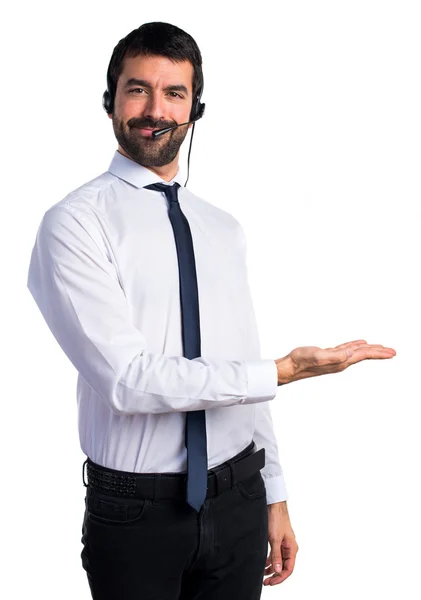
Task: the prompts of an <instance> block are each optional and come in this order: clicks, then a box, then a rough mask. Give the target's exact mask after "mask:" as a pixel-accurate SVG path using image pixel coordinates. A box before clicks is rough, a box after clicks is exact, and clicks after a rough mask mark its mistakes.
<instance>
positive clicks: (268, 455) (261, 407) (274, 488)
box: [253, 402, 288, 504]
mask: <svg viewBox="0 0 421 600" xmlns="http://www.w3.org/2000/svg"><path fill="white" fill-rule="evenodd" d="M255 411H256V421H255V429H254V436H253V439H254V441H255V443H256V448H257V450H260V448H265V466H264V467H263V469H261V471H260V472H261V474H262V477H263V480H264V482H265V486H266V496H267V504H273V503H274V502H283V501H284V500H288V492H287V488H286V484H285V480H284V475H283V471H282V467H281V464H280V462H279V453H278V445H277V442H276V437H275V432H274V430H273V422H272V415H271V411H270V405H269V402H263V403H261V404H258V405H256V406H255Z"/></svg>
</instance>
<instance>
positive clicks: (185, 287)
mask: <svg viewBox="0 0 421 600" xmlns="http://www.w3.org/2000/svg"><path fill="white" fill-rule="evenodd" d="M179 187H180V184H179V183H174V185H165V183H154V184H152V185H146V186H145V189H147V190H156V191H158V192H164V194H165V196H166V197H167V199H168V204H169V207H168V216H169V218H170V221H171V225H172V228H173V230H174V237H175V244H176V248H177V257H178V271H179V281H180V302H181V320H182V339H183V352H184V356H185V357H186V358H189V359H193V358H197V357H198V356H200V355H201V350H200V319H199V296H198V291H197V277H196V263H195V259H194V249H193V240H192V236H191V232H190V226H189V222H188V221H187V219H186V217H185V215H184V213H183V212H182V210H181V208H180V204H179V202H178V188H179ZM184 443H185V446H186V448H187V502H188V504H190V506H192V507H193V508H194V509H195V510H197V512H199V511H200V508H201V506H202V504H203V502H204V500H205V498H206V494H207V472H208V455H207V443H206V419H205V411H204V410H194V411H187V412H186V431H185V442H184Z"/></svg>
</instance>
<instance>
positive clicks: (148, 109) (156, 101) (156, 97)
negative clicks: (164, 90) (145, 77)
mask: <svg viewBox="0 0 421 600" xmlns="http://www.w3.org/2000/svg"><path fill="white" fill-rule="evenodd" d="M143 116H144V117H148V118H150V119H152V120H153V121H160V120H161V119H163V118H164V102H163V99H162V96H161V94H159V93H154V92H151V93H150V94H149V96H148V100H147V102H146V105H145V110H144V113H143Z"/></svg>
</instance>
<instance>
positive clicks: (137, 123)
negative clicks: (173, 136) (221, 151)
mask: <svg viewBox="0 0 421 600" xmlns="http://www.w3.org/2000/svg"><path fill="white" fill-rule="evenodd" d="M127 124H128V125H129V127H139V128H140V129H142V128H148V127H150V128H151V129H164V128H165V127H172V126H173V125H177V123H175V122H174V121H158V122H156V121H152V120H151V119H141V120H136V119H134V120H133V119H132V120H130V121H128V123H127Z"/></svg>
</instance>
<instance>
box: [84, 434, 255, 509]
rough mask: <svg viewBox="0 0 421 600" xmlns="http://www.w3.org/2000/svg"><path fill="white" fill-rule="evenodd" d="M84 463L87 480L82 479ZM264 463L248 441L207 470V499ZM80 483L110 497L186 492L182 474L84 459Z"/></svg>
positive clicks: (182, 494)
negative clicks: (136, 470) (138, 470)
mask: <svg viewBox="0 0 421 600" xmlns="http://www.w3.org/2000/svg"><path fill="white" fill-rule="evenodd" d="M85 464H86V465H87V475H88V483H86V482H85ZM264 466H265V449H264V448H261V449H260V450H258V451H256V444H255V443H254V441H252V442H251V444H250V445H249V446H247V448H245V449H244V450H242V451H241V452H240V453H239V454H237V455H236V456H234V457H232V458H231V459H229V460H227V461H225V462H224V463H222V464H221V465H218V466H217V467H214V468H213V469H209V471H208V488H207V489H208V491H207V496H206V497H207V498H211V497H213V496H217V495H218V494H220V493H221V492H223V491H225V490H228V489H230V488H232V487H233V486H234V485H236V484H237V483H238V482H239V481H242V480H243V479H247V477H251V475H253V474H254V473H255V472H256V471H258V470H260V469H263V467H264ZM83 483H84V485H85V486H86V487H88V488H89V487H91V488H93V489H94V490H97V491H99V492H102V493H103V494H109V495H113V496H124V497H130V498H151V499H165V498H174V497H180V498H184V497H185V495H186V483H187V474H186V473H130V472H128V471H117V470H115V469H109V468H108V467H103V466H102V465H98V464H96V463H94V462H93V461H92V460H91V459H90V458H87V459H86V460H85V462H84V463H83Z"/></svg>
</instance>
